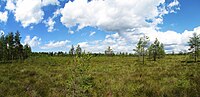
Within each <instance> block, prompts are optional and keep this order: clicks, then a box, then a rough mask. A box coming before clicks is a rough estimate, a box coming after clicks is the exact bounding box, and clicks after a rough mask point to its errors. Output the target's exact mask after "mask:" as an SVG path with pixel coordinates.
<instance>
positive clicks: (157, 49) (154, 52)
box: [148, 38, 165, 61]
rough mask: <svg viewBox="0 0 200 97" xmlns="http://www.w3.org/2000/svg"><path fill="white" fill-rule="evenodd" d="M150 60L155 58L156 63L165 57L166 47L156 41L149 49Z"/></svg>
mask: <svg viewBox="0 0 200 97" xmlns="http://www.w3.org/2000/svg"><path fill="white" fill-rule="evenodd" d="M148 52H149V58H151V57H153V60H154V61H156V59H157V58H162V57H164V55H165V50H164V45H163V44H162V43H160V42H159V41H158V39H157V38H156V40H155V41H154V43H153V44H151V46H150V47H149V48H148Z"/></svg>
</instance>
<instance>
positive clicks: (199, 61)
mask: <svg viewBox="0 0 200 97" xmlns="http://www.w3.org/2000/svg"><path fill="white" fill-rule="evenodd" d="M181 63H200V60H198V61H196V62H195V61H181Z"/></svg>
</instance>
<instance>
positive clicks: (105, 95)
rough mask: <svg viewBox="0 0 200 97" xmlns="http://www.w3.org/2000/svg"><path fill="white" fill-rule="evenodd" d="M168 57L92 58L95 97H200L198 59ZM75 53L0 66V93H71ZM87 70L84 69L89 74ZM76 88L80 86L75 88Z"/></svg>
mask: <svg viewBox="0 0 200 97" xmlns="http://www.w3.org/2000/svg"><path fill="white" fill-rule="evenodd" d="M185 59H186V58H185V56H184V55H182V56H178V55H174V56H169V55H167V56H166V57H165V58H163V59H160V60H157V61H156V62H154V61H147V60H146V63H145V64H144V65H142V64H141V63H138V61H137V57H117V56H114V57H106V56H102V57H92V59H91V60H90V63H89V67H88V68H89V69H88V72H87V75H90V76H91V77H92V80H91V81H92V82H91V83H92V85H91V87H90V88H89V89H88V90H87V95H82V96H93V97H117V96H119V97H146V96H148V97H158V96H159V97H160V96H161V97H199V96H200V63H193V62H184V61H185ZM73 68H74V66H73V60H72V57H44V56H43V57H31V58H28V59H26V60H25V61H24V62H13V63H1V64H0V97H6V96H10V97H24V96H25V97H27V96H29V97H47V96H48V97H65V96H66V97H69V96H74V95H73V89H72V85H71V81H73V79H72V78H73V77H72V76H73V72H72V70H73ZM85 74H86V73H85ZM77 91H78V90H77Z"/></svg>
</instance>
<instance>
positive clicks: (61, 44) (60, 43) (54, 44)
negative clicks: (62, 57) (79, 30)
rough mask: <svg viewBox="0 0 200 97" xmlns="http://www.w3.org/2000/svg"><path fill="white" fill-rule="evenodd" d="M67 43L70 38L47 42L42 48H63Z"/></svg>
mask: <svg viewBox="0 0 200 97" xmlns="http://www.w3.org/2000/svg"><path fill="white" fill-rule="evenodd" d="M67 43H70V41H69V40H65V41H56V42H54V41H50V42H49V43H48V44H45V45H44V46H41V47H40V48H41V49H53V48H61V47H66V45H67Z"/></svg>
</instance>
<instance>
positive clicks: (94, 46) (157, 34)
mask: <svg viewBox="0 0 200 97" xmlns="http://www.w3.org/2000/svg"><path fill="white" fill-rule="evenodd" d="M140 32H144V33H140ZM193 33H197V34H200V26H199V27H196V28H194V29H193V30H191V31H188V30H185V31H184V32H183V33H177V32H175V31H166V32H161V31H157V30H155V29H154V28H151V27H150V28H141V29H139V30H137V31H134V32H126V33H114V34H110V35H106V36H105V39H104V40H96V41H93V42H80V43H78V44H79V45H80V46H81V48H83V49H84V50H86V52H93V53H99V52H101V53H104V51H105V50H106V49H107V47H108V46H110V47H111V48H112V49H113V51H114V52H115V53H117V52H128V53H134V52H133V49H134V48H135V47H136V44H137V42H138V40H139V38H140V37H143V35H144V34H145V35H147V36H149V38H150V43H152V42H154V41H155V38H158V40H159V41H160V42H161V43H163V44H164V46H165V51H166V52H167V53H172V51H174V52H175V53H179V52H180V51H187V52H188V48H189V46H188V41H189V39H190V37H192V34H193Z"/></svg>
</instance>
